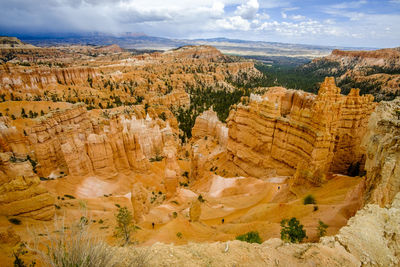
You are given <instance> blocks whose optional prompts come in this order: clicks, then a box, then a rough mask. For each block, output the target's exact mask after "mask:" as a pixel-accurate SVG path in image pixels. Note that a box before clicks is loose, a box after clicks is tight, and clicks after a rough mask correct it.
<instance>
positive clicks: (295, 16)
mask: <svg viewBox="0 0 400 267" xmlns="http://www.w3.org/2000/svg"><path fill="white" fill-rule="evenodd" d="M290 19H292V20H305V19H306V17H305V16H302V15H292V16H290Z"/></svg>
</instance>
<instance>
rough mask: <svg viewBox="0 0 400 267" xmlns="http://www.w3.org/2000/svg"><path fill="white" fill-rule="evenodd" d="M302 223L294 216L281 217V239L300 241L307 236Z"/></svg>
mask: <svg viewBox="0 0 400 267" xmlns="http://www.w3.org/2000/svg"><path fill="white" fill-rule="evenodd" d="M303 227H304V226H303V225H302V224H300V222H299V221H298V220H297V219H296V218H295V217H293V218H291V219H290V220H288V219H283V220H282V221H281V239H282V240H283V241H285V242H290V243H300V242H301V241H303V239H304V238H307V235H306V230H304V229H303Z"/></svg>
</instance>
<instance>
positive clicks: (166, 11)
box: [0, 0, 400, 47]
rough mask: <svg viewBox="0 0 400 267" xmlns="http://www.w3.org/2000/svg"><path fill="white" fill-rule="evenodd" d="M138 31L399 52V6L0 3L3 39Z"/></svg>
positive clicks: (326, 0) (319, 0) (266, 0)
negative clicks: (5, 36)
mask: <svg viewBox="0 0 400 267" xmlns="http://www.w3.org/2000/svg"><path fill="white" fill-rule="evenodd" d="M86 32H104V33H113V34H119V33H123V32H143V33H145V34H147V35H151V36H160V37H172V38H212V37H228V38H237V39H244V40H262V41H272V42H288V43H305V44H320V45H340V46H362V47H395V46H400V0H359V1H332V0H302V1H293V0H0V35H20V36H21V35H39V34H40V35H46V34H55V33H58V34H59V33H62V34H64V33H86Z"/></svg>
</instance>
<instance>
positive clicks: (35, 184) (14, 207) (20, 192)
mask: <svg viewBox="0 0 400 267" xmlns="http://www.w3.org/2000/svg"><path fill="white" fill-rule="evenodd" d="M54 212H55V208H54V197H53V196H52V195H50V194H49V192H48V191H47V190H46V189H45V188H43V187H42V186H40V180H39V177H38V176H37V175H36V174H35V173H34V172H33V171H32V165H31V163H30V162H29V161H28V160H26V159H19V158H15V157H14V156H13V155H12V154H11V153H0V215H8V216H9V215H19V216H25V217H30V218H33V219H38V220H50V219H51V218H52V217H53V215H54Z"/></svg>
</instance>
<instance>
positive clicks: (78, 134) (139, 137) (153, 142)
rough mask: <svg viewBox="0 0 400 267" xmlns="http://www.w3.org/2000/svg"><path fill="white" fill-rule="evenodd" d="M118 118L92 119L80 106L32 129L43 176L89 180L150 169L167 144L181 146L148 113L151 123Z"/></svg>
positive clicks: (124, 116)
mask: <svg viewBox="0 0 400 267" xmlns="http://www.w3.org/2000/svg"><path fill="white" fill-rule="evenodd" d="M114 116H115V117H114V118H111V119H109V120H108V119H104V118H98V119H97V120H96V119H95V120H93V119H91V118H89V115H88V112H87V111H86V109H85V108H84V107H83V106H82V105H79V104H77V105H76V106H74V107H73V108H71V109H68V110H65V111H59V112H55V113H54V114H50V115H48V116H47V117H46V118H43V119H41V121H40V122H39V123H38V124H36V125H34V126H33V127H31V128H30V129H27V130H26V131H27V135H28V139H29V141H30V144H31V146H32V150H33V151H34V154H35V156H36V159H37V161H38V163H39V165H38V168H37V169H38V173H39V174H40V175H43V176H45V177H48V176H50V175H51V174H52V173H57V172H60V171H62V172H64V173H68V174H71V175H74V176H84V175H88V174H90V173H97V174H100V175H101V174H113V173H117V172H118V171H123V170H127V169H135V170H145V169H146V166H147V165H146V164H148V160H149V159H151V158H152V157H156V156H161V155H162V153H163V151H162V149H163V147H164V146H165V144H166V143H168V142H169V143H168V145H170V146H174V147H176V146H177V138H176V137H175V138H174V137H173V132H172V130H171V128H170V127H169V126H168V125H167V126H166V127H165V128H164V129H160V127H159V125H158V124H157V122H156V121H153V120H152V119H151V118H150V117H149V115H148V114H147V117H146V119H136V115H132V117H131V118H129V117H126V116H127V115H126V114H122V113H121V114H115V115H114ZM171 138H172V139H171ZM175 149H176V148H175Z"/></svg>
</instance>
